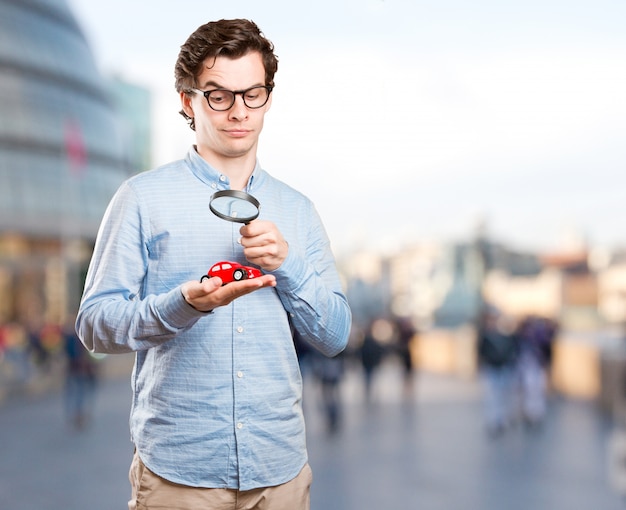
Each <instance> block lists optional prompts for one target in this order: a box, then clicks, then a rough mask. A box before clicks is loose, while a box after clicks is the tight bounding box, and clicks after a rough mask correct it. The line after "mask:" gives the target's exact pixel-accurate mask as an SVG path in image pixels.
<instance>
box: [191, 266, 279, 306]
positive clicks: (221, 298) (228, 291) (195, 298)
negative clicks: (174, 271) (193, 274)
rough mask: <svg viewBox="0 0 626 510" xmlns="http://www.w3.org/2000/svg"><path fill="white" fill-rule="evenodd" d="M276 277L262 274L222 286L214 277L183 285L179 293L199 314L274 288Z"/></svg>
mask: <svg viewBox="0 0 626 510" xmlns="http://www.w3.org/2000/svg"><path fill="white" fill-rule="evenodd" d="M275 286H276V277H275V276H274V275H270V274H264V275H262V276H259V277H257V278H251V279H248V280H241V281H238V282H231V283H229V284H227V285H222V279H221V278H219V277H217V276H215V277H213V278H205V279H204V281H202V282H198V281H195V280H192V281H189V282H187V283H184V284H183V285H182V287H181V292H182V294H183V297H184V298H185V301H187V303H189V304H190V305H191V306H193V307H194V308H195V309H196V310H198V311H201V312H210V311H211V310H214V309H215V308H217V307H219V306H225V305H227V304H229V303H231V302H232V301H234V300H235V299H237V298H238V297H241V296H244V295H245V294H250V293H251V292H254V291H255V290H258V289H262V288H264V287H275Z"/></svg>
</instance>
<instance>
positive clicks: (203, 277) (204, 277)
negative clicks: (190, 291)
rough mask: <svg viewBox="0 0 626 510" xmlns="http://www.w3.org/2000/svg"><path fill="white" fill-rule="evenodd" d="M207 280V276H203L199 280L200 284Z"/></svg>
mask: <svg viewBox="0 0 626 510" xmlns="http://www.w3.org/2000/svg"><path fill="white" fill-rule="evenodd" d="M209 278H211V277H210V276H209V275H208V274H203V275H202V278H200V282H201V283H202V282H203V281H204V280H208V279H209Z"/></svg>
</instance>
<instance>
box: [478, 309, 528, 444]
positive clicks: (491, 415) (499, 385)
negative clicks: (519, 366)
mask: <svg viewBox="0 0 626 510" xmlns="http://www.w3.org/2000/svg"><path fill="white" fill-rule="evenodd" d="M477 340H478V342H477V344H478V362H479V367H480V370H481V374H482V377H483V381H484V388H485V400H484V403H485V422H486V427H487V432H488V433H489V434H490V435H492V436H498V435H500V434H502V433H503V432H504V431H505V430H506V429H507V428H508V427H509V426H510V425H511V424H512V422H513V421H514V410H515V375H516V363H517V359H518V355H519V346H518V340H517V337H516V335H515V331H514V327H513V324H512V323H511V321H510V319H509V318H508V317H506V316H504V315H503V314H501V313H500V312H499V311H498V310H497V309H495V308H493V307H488V308H487V310H486V311H485V312H484V314H483V316H482V318H481V320H480V322H479V327H478V339H477Z"/></svg>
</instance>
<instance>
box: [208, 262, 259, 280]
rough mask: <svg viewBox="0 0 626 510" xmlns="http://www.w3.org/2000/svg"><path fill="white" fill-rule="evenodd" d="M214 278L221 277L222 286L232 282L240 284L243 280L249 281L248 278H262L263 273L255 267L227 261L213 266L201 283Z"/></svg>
mask: <svg viewBox="0 0 626 510" xmlns="http://www.w3.org/2000/svg"><path fill="white" fill-rule="evenodd" d="M213 276H219V277H220V278H221V279H222V285H226V284H227V283H230V282H238V281H241V280H247V279H248V278H257V277H258V276H261V271H260V270H259V269H257V268H255V267H249V266H243V265H241V264H240V263H239V262H230V261H228V260H225V261H223V262H218V263H217V264H213V266H212V267H211V269H209V272H208V273H207V274H205V275H202V278H200V281H201V282H203V281H204V280H206V279H207V278H211V277H213Z"/></svg>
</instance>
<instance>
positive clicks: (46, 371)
mask: <svg viewBox="0 0 626 510" xmlns="http://www.w3.org/2000/svg"><path fill="white" fill-rule="evenodd" d="M97 376H98V360H97V359H96V358H94V357H93V356H92V355H91V354H90V353H89V352H88V351H87V350H86V349H85V348H84V346H83V345H82V344H81V342H80V340H79V339H78V336H77V335H76V332H75V330H74V324H73V321H68V322H67V323H66V324H36V325H30V326H25V325H23V324H21V323H17V322H14V323H8V324H5V325H0V389H3V390H4V391H5V392H10V393H16V394H20V393H23V392H28V391H29V390H32V391H37V387H38V386H43V387H44V388H46V389H49V388H50V387H54V386H55V385H58V384H60V385H62V389H63V391H64V396H65V398H64V402H65V415H66V419H67V422H68V424H69V425H70V426H71V427H74V428H77V429H81V428H84V427H85V426H86V425H87V424H88V422H89V419H90V415H91V410H92V406H93V394H94V391H95V388H96V382H97ZM0 396H1V395H0Z"/></svg>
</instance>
